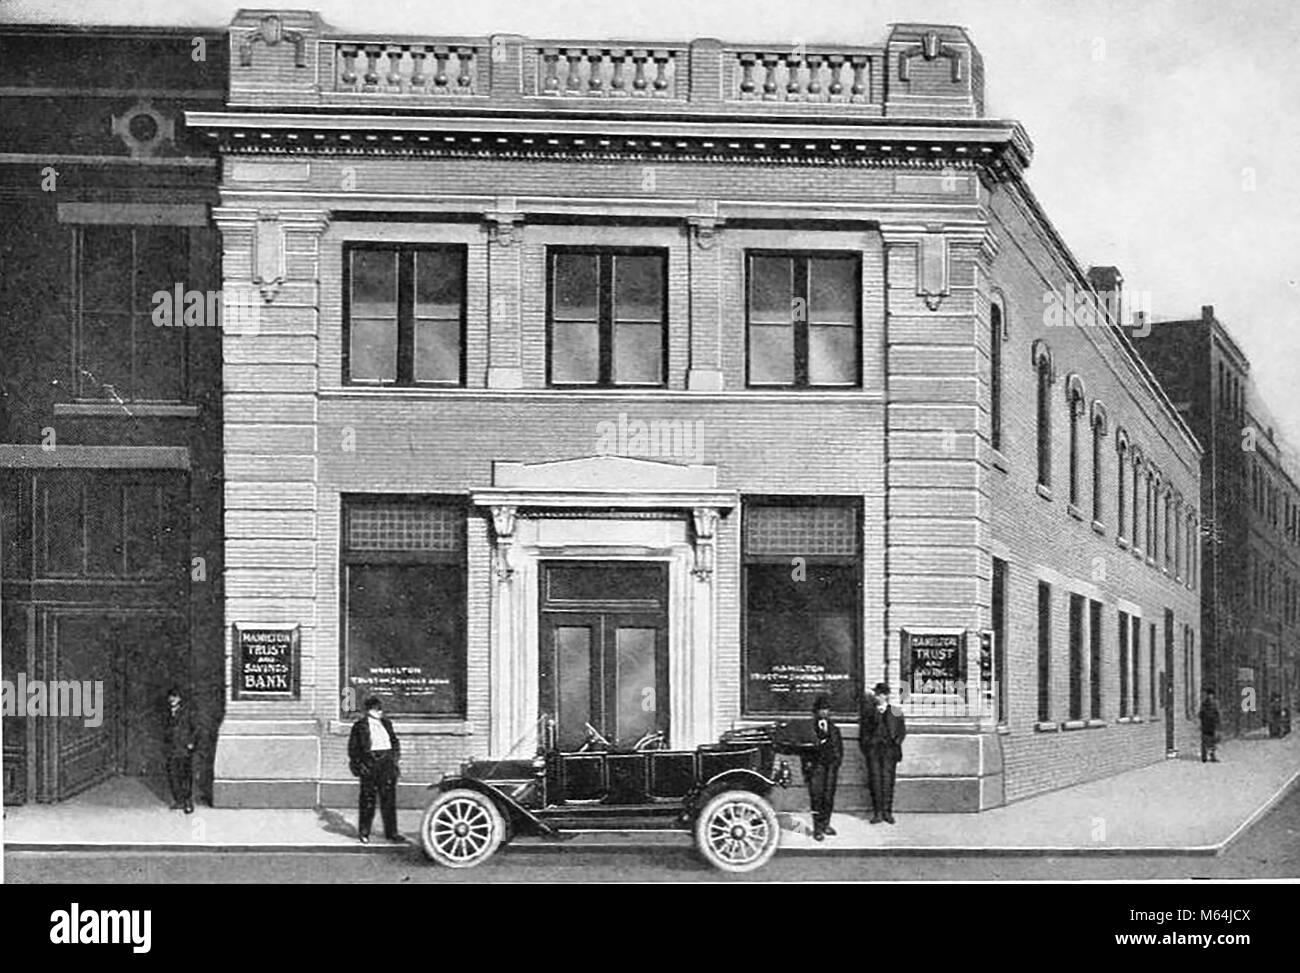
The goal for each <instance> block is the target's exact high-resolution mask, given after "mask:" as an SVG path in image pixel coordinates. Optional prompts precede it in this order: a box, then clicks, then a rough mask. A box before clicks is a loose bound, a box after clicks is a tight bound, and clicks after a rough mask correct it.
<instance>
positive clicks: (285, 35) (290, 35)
mask: <svg viewBox="0 0 1300 973" xmlns="http://www.w3.org/2000/svg"><path fill="white" fill-rule="evenodd" d="M258 41H261V42H262V43H263V44H265V45H266V46H267V47H275V46H277V45H278V44H279V43H280V42H281V41H288V42H289V43H290V44H292V45H293V65H294V67H297V68H305V67H306V66H307V38H306V36H305V35H304V34H303V33H302V31H298V30H286V29H285V27H284V21H282V20H281V19H280V17H279V16H278V15H277V14H267V15H266V16H265V17H263V18H262V22H261V23H260V24H259V25H258V27H257V29H256V30H253V31H250V32H249V33H247V34H245V35H244V39H243V40H242V41H240V42H239V66H240V67H244V68H247V67H251V66H252V64H253V45H254V44H256V43H257V42H258Z"/></svg>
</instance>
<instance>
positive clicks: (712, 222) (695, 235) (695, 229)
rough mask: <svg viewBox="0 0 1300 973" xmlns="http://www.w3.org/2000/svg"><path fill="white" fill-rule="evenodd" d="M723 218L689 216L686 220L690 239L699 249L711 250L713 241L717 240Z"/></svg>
mask: <svg viewBox="0 0 1300 973" xmlns="http://www.w3.org/2000/svg"><path fill="white" fill-rule="evenodd" d="M723 222H724V221H723V220H721V219H719V218H718V217H716V216H691V217H688V218H687V220H686V223H687V225H688V226H689V227H690V233H691V239H692V240H694V241H695V245H696V246H697V247H699V248H700V249H701V250H712V249H713V246H714V244H715V243H717V242H718V234H719V233H720V232H721V231H722V224H723Z"/></svg>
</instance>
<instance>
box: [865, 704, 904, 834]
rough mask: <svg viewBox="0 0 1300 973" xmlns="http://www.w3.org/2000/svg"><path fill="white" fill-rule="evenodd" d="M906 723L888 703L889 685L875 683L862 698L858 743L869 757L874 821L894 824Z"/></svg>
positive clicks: (868, 771) (867, 758)
mask: <svg viewBox="0 0 1300 973" xmlns="http://www.w3.org/2000/svg"><path fill="white" fill-rule="evenodd" d="M906 736H907V722H906V721H905V720H904V719H903V713H902V711H901V710H899V709H897V708H896V707H892V706H890V705H889V686H888V685H886V684H885V683H883V682H878V683H876V687H875V689H873V690H872V691H871V692H870V693H868V694H867V696H866V698H865V699H864V700H863V701H862V710H861V714H860V718H859V721H858V746H859V747H860V748H861V750H862V756H863V757H865V758H866V760H867V787H868V788H869V789H870V791H871V823H872V824H879V823H880V822H881V821H888V822H889V823H890V824H893V823H894V776H895V774H896V773H897V771H898V762H899V761H900V760H902V759H903V738H904V737H906Z"/></svg>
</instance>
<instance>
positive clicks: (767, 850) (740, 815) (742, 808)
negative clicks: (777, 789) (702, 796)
mask: <svg viewBox="0 0 1300 973" xmlns="http://www.w3.org/2000/svg"><path fill="white" fill-rule="evenodd" d="M780 838H781V830H780V825H779V824H778V822H777V819H776V811H774V810H773V809H772V805H771V804H769V803H768V802H767V800H766V799H764V798H763V797H760V796H759V795H758V794H755V793H753V792H752V791H739V790H737V791H723V792H722V793H721V794H719V795H717V796H716V797H714V798H713V799H711V800H710V801H709V802H708V803H707V804H705V805H704V809H703V810H702V811H700V813H699V815H698V816H697V817H696V819H695V847H697V848H698V849H699V850H700V854H701V855H703V856H704V858H705V860H706V861H707V862H708V863H709V864H710V865H712V866H713V867H714V868H717V869H721V870H722V871H724V872H752V871H753V870H754V869H756V868H762V867H763V866H764V865H765V864H767V862H768V860H769V859H770V858H771V857H772V856H773V855H774V854H776V846H777V844H778V843H779V841H780Z"/></svg>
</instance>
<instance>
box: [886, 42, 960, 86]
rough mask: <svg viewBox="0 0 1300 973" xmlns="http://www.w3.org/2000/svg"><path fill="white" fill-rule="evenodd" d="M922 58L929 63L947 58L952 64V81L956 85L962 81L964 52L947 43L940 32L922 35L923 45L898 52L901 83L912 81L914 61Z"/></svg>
mask: <svg viewBox="0 0 1300 973" xmlns="http://www.w3.org/2000/svg"><path fill="white" fill-rule="evenodd" d="M916 57H922V58H924V59H925V60H927V61H933V60H934V59H935V58H940V57H943V58H947V59H948V60H949V61H951V62H952V80H953V83H954V84H956V83H958V82H960V81H961V80H962V74H963V69H962V65H963V63H964V58H963V57H962V52H961V51H960V50H959V49H958V48H955V47H952V46H950V45H949V44H947V43H945V42H944V40H943V39H942V38H941V37H940V36H939V33H938V31H933V30H930V31H926V32H925V33H924V34H922V35H921V43H919V44H913V45H912V46H910V47H905V48H903V49H902V50H901V51H899V52H898V77H899V80H900V81H910V80H911V79H912V67H911V65H912V59H913V58H916Z"/></svg>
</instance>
